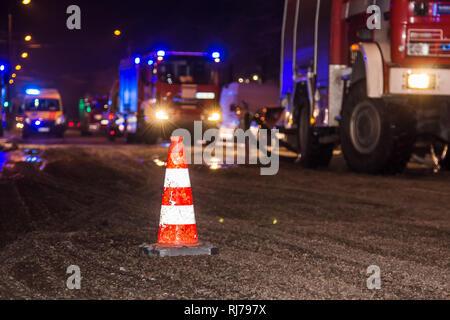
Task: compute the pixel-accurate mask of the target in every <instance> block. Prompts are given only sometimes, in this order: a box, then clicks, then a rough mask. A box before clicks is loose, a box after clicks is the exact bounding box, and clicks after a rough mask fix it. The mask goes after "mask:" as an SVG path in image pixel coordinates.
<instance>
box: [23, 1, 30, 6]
mask: <svg viewBox="0 0 450 320" xmlns="http://www.w3.org/2000/svg"><path fill="white" fill-rule="evenodd" d="M22 3H23V4H24V5H28V4H30V3H31V0H22Z"/></svg>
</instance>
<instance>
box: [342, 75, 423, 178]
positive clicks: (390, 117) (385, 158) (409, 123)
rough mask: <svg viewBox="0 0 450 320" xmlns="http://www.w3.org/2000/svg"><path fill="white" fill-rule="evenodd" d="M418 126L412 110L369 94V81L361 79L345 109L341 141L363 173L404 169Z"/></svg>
mask: <svg viewBox="0 0 450 320" xmlns="http://www.w3.org/2000/svg"><path fill="white" fill-rule="evenodd" d="M415 127H416V126H415V118H414V114H413V113H412V112H408V110H407V109H406V108H405V107H402V106H399V105H391V104H387V103H385V102H384V101H383V100H381V99H370V98H368V97H367V94H366V83H365V81H359V82H358V83H356V84H355V85H353V87H352V88H350V92H349V94H348V96H347V99H346V101H345V103H344V106H343V109H342V121H341V130H340V132H341V143H342V151H343V154H344V157H345V160H346V162H347V164H348V166H349V167H350V169H352V170H354V171H356V172H360V173H370V174H395V173H400V172H402V171H403V170H404V169H405V167H406V164H407V163H408V161H409V159H410V157H411V153H412V148H413V145H414V142H415V131H414V129H415Z"/></svg>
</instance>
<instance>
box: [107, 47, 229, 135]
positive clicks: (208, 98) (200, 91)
mask: <svg viewBox="0 0 450 320" xmlns="http://www.w3.org/2000/svg"><path fill="white" fill-rule="evenodd" d="M220 62H221V56H220V53H219V52H214V53H212V54H209V53H202V52H165V51H162V50H160V51H157V52H152V53H149V54H147V55H145V56H143V57H142V58H141V57H135V58H128V59H124V60H122V61H121V64H120V80H119V115H118V116H116V118H118V119H116V120H115V121H117V120H119V121H121V119H122V118H123V123H120V124H119V125H118V128H119V131H120V134H123V135H125V136H126V139H127V142H129V143H130V142H137V141H145V142H147V143H155V142H156V141H157V140H158V138H160V137H163V138H166V137H168V136H169V135H170V134H171V132H173V130H175V129H177V128H185V129H188V130H190V131H191V132H192V131H193V129H194V121H200V120H201V121H203V129H204V130H206V129H208V128H218V126H219V124H220V122H221V119H222V114H221V109H220V106H219V103H218V101H219V95H220V83H219V66H220ZM120 129H123V130H120Z"/></svg>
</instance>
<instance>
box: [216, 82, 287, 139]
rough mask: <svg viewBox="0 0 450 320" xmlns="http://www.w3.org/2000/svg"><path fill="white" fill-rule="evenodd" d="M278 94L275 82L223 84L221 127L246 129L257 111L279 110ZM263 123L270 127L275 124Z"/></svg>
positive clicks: (278, 90)
mask: <svg viewBox="0 0 450 320" xmlns="http://www.w3.org/2000/svg"><path fill="white" fill-rule="evenodd" d="M279 96H280V89H279V88H278V86H277V85H275V84H261V83H259V82H250V83H245V82H233V83H230V84H228V85H226V86H224V87H223V88H222V93H221V95H220V106H221V107H222V114H223V123H222V127H223V128H224V129H236V128H241V129H243V130H244V131H245V130H248V129H249V128H250V125H251V123H252V122H253V121H254V119H255V115H258V113H261V112H264V110H265V109H270V110H273V111H275V110H278V111H279V110H280V107H279ZM265 113H267V112H265ZM257 118H258V117H257ZM264 123H265V124H266V125H268V126H270V127H273V126H274V125H275V123H270V121H268V122H266V121H264Z"/></svg>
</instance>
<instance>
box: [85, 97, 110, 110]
mask: <svg viewBox="0 0 450 320" xmlns="http://www.w3.org/2000/svg"><path fill="white" fill-rule="evenodd" d="M89 106H90V107H91V108H92V109H93V110H96V111H106V110H108V100H107V99H101V100H92V101H91V102H90V103H89Z"/></svg>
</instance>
